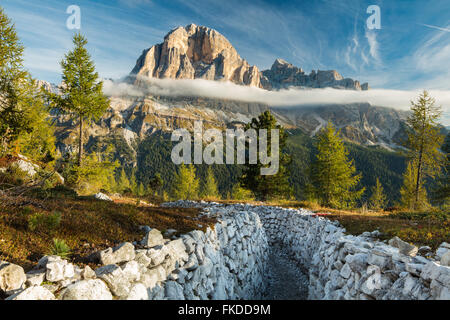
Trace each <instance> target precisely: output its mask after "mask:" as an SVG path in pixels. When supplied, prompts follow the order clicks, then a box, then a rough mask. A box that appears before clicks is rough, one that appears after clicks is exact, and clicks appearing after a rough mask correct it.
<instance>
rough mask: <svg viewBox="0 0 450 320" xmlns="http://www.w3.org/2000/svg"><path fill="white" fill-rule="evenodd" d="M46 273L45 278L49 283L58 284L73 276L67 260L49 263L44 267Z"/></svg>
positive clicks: (73, 270)
mask: <svg viewBox="0 0 450 320" xmlns="http://www.w3.org/2000/svg"><path fill="white" fill-rule="evenodd" d="M46 268H47V272H46V274H45V278H46V279H47V280H48V281H50V282H58V281H62V280H65V279H70V278H72V277H73V276H74V275H75V269H74V266H73V264H71V263H67V260H60V261H54V262H49V263H47V265H46Z"/></svg>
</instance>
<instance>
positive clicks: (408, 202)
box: [400, 161, 429, 210]
mask: <svg viewBox="0 0 450 320" xmlns="http://www.w3.org/2000/svg"><path fill="white" fill-rule="evenodd" d="M416 173H417V168H416V164H415V163H414V161H410V162H409V163H408V166H407V167H406V171H405V173H404V174H403V186H402V187H401V189H400V196H401V198H400V204H401V206H402V207H404V208H408V209H410V210H418V209H424V208H427V207H429V203H428V199H427V190H426V189H425V187H424V182H423V181H422V182H421V183H420V185H419V193H418V197H417V194H416V190H417V184H416V179H417V176H416Z"/></svg>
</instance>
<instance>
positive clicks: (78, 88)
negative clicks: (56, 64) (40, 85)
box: [47, 34, 109, 166]
mask: <svg viewBox="0 0 450 320" xmlns="http://www.w3.org/2000/svg"><path fill="white" fill-rule="evenodd" d="M73 43H74V46H75V48H74V49H73V51H70V52H69V53H67V54H66V55H65V58H64V59H63V61H62V62H61V67H62V69H63V75H62V79H63V85H62V86H61V88H60V89H61V94H54V93H50V92H48V93H47V95H48V97H49V100H50V102H51V105H52V107H53V108H55V109H57V110H58V111H61V112H63V113H67V114H69V115H71V116H72V117H73V118H75V119H77V120H78V121H79V137H78V139H79V145H78V165H79V166H81V165H82V161H83V146H84V145H83V140H84V139H83V130H84V127H83V126H84V122H85V121H88V122H89V121H92V120H97V119H99V118H100V117H101V116H102V114H103V113H104V112H105V111H106V109H107V108H108V107H109V100H108V99H107V98H106V96H105V95H104V94H103V91H102V90H103V82H102V81H100V80H99V76H98V73H97V72H96V71H95V65H94V62H93V61H92V60H91V56H90V54H89V52H88V51H87V49H86V45H87V40H86V38H85V37H84V36H82V35H81V34H76V35H75V36H74V37H73Z"/></svg>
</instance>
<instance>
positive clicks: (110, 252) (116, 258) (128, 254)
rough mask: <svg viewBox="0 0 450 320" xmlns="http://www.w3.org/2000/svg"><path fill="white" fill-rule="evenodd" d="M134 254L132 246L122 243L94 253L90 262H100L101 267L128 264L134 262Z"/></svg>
mask: <svg viewBox="0 0 450 320" xmlns="http://www.w3.org/2000/svg"><path fill="white" fill-rule="evenodd" d="M135 257H136V253H135V251H134V246H133V244H131V243H129V242H125V243H122V244H121V245H119V246H117V247H115V248H108V249H106V250H102V251H100V252H96V253H95V254H93V255H92V256H91V260H94V261H96V262H100V263H101V264H102V265H104V266H107V265H110V264H116V263H122V262H128V261H131V260H134V258H135Z"/></svg>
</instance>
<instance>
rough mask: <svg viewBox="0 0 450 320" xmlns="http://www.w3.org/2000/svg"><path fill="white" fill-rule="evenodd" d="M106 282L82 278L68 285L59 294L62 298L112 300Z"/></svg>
mask: <svg viewBox="0 0 450 320" xmlns="http://www.w3.org/2000/svg"><path fill="white" fill-rule="evenodd" d="M112 298H113V297H112V295H111V292H110V291H109V289H108V287H107V286H106V284H105V283H104V282H103V281H101V280H99V279H93V280H82V281H78V282H76V283H74V284H71V285H69V286H68V287H67V288H66V289H65V290H64V291H63V292H62V295H61V299H62V300H112Z"/></svg>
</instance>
